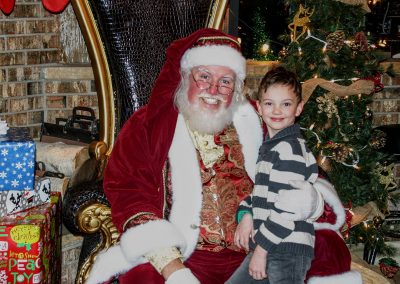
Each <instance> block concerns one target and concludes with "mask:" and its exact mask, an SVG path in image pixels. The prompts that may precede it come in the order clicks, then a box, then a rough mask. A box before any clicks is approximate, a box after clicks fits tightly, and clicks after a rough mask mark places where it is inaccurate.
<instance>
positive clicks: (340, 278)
mask: <svg viewBox="0 0 400 284" xmlns="http://www.w3.org/2000/svg"><path fill="white" fill-rule="evenodd" d="M362 283H363V281H362V277H361V274H360V272H358V271H355V270H351V271H348V272H344V273H342V274H335V275H332V276H321V277H311V278H310V279H309V280H308V281H307V284H362Z"/></svg>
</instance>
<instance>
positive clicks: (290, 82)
mask: <svg viewBox="0 0 400 284" xmlns="http://www.w3.org/2000/svg"><path fill="white" fill-rule="evenodd" d="M272 85H284V86H291V87H292V88H293V91H294V93H295V94H296V97H297V98H298V99H299V102H300V101H301V100H302V97H301V84H300V82H299V80H298V78H297V76H296V74H295V73H294V72H291V71H289V70H287V69H286V68H285V67H283V66H277V67H274V68H273V69H271V70H269V71H268V72H267V73H266V74H265V75H264V77H263V78H262V80H261V83H260V85H259V87H258V92H257V98H256V99H257V100H261V98H262V95H263V94H264V93H265V92H267V90H268V88H269V87H271V86H272Z"/></svg>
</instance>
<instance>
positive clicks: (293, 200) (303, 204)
mask: <svg viewBox="0 0 400 284" xmlns="http://www.w3.org/2000/svg"><path fill="white" fill-rule="evenodd" d="M289 184H290V186H292V187H293V188H294V189H295V190H283V189H282V190H280V191H279V192H278V197H277V201H276V202H275V207H276V208H278V209H281V210H283V211H286V212H283V213H281V216H282V217H283V218H285V219H287V220H290V221H302V220H307V219H312V220H315V219H317V218H318V217H319V216H320V215H321V214H322V212H323V209H324V202H323V198H322V196H321V194H320V193H319V192H318V191H316V190H315V188H314V187H313V186H312V185H311V184H310V183H309V182H308V181H303V180H296V181H289ZM287 212H288V213H287Z"/></svg>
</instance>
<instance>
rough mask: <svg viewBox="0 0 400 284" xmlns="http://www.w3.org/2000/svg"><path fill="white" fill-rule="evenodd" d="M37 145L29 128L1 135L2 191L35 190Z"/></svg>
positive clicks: (13, 130) (0, 186)
mask: <svg viewBox="0 0 400 284" xmlns="http://www.w3.org/2000/svg"><path fill="white" fill-rule="evenodd" d="M35 153H36V145H35V143H34V142H33V140H32V138H31V137H30V136H29V130H28V128H16V127H11V128H10V129H8V131H7V134H2V135H0V191H5V190H34V179H35Z"/></svg>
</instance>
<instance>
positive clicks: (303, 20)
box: [288, 4, 314, 43]
mask: <svg viewBox="0 0 400 284" xmlns="http://www.w3.org/2000/svg"><path fill="white" fill-rule="evenodd" d="M313 13H314V9H313V10H312V11H309V8H304V6H303V5H302V4H300V7H299V10H298V11H297V13H296V14H295V15H294V18H293V23H290V24H289V25H288V27H289V29H290V30H291V34H292V42H296V43H299V42H298V39H299V38H300V37H301V36H302V35H304V34H305V33H306V32H307V29H308V24H309V23H310V22H311V20H310V17H311V15H312V14H313ZM298 28H301V33H300V34H299V35H297V29H298Z"/></svg>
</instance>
